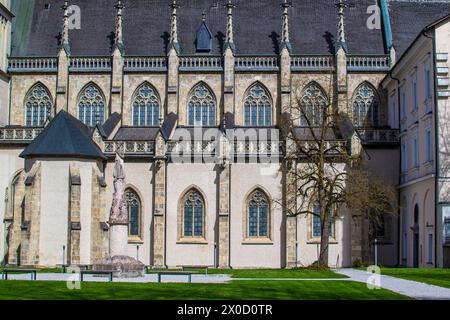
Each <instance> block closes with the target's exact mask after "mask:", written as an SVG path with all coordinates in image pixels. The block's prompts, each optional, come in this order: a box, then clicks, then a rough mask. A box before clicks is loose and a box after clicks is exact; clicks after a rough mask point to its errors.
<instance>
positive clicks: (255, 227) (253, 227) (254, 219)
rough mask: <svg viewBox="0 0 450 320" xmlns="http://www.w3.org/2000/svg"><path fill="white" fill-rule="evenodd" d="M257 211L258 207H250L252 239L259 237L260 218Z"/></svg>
mask: <svg viewBox="0 0 450 320" xmlns="http://www.w3.org/2000/svg"><path fill="white" fill-rule="evenodd" d="M256 210H257V207H256V205H250V206H249V223H248V235H249V236H250V237H257V236H258V216H257V213H256Z"/></svg>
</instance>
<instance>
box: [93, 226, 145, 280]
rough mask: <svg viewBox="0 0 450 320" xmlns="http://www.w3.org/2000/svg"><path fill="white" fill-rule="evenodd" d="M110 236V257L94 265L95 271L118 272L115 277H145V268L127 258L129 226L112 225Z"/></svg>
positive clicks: (138, 262) (132, 259) (134, 260)
mask: <svg viewBox="0 0 450 320" xmlns="http://www.w3.org/2000/svg"><path fill="white" fill-rule="evenodd" d="M109 232H110V235H109V239H110V240H109V253H110V257H109V258H106V259H103V260H101V261H99V262H97V263H96V264H94V266H93V269H94V271H111V270H117V273H115V274H114V277H117V278H136V277H143V276H144V273H145V272H144V271H145V266H144V264H143V263H142V262H140V261H138V260H136V259H135V258H132V257H129V256H127V252H126V251H127V244H128V226H127V225H123V224H116V225H112V226H111V228H110V230H109Z"/></svg>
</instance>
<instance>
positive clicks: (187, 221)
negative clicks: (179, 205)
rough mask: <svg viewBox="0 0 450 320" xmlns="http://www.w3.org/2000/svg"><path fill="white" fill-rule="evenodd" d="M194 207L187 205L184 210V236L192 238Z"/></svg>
mask: <svg viewBox="0 0 450 320" xmlns="http://www.w3.org/2000/svg"><path fill="white" fill-rule="evenodd" d="M192 214H193V212H192V206H191V205H186V206H185V208H184V236H185V237H192V234H193V233H192V219H193V217H192Z"/></svg>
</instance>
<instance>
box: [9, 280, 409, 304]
mask: <svg viewBox="0 0 450 320" xmlns="http://www.w3.org/2000/svg"><path fill="white" fill-rule="evenodd" d="M403 299H408V298H407V297H405V296H402V295H399V294H396V293H393V292H391V291H388V290H383V289H382V290H369V289H368V288H367V286H366V285H365V284H363V283H357V282H352V281H342V280H340V281H339V280H330V281H327V280H326V281H318V280H311V281H309V280H306V281H288V280H286V281H259V280H258V281H239V280H235V281H233V282H231V283H228V284H179V283H160V284H158V283H146V284H143V283H93V282H83V283H82V284H81V289H80V290H69V289H68V288H67V285H66V283H65V282H51V281H14V280H13V281H0V300H403Z"/></svg>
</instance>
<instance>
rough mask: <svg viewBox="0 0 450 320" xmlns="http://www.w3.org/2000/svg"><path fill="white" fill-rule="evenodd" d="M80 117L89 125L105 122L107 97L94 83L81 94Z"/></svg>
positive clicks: (93, 125)
mask: <svg viewBox="0 0 450 320" xmlns="http://www.w3.org/2000/svg"><path fill="white" fill-rule="evenodd" d="M78 119H79V120H80V121H81V122H83V123H84V124H85V125H87V126H89V127H95V125H96V124H103V123H104V122H105V98H104V96H103V94H102V92H101V90H100V88H98V87H97V86H96V85H94V84H89V85H88V86H87V87H85V88H84V89H83V91H82V92H81V94H80V98H79V101H78Z"/></svg>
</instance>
